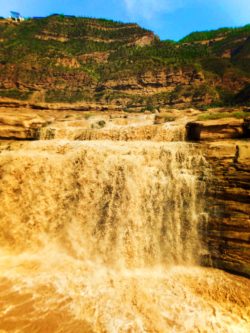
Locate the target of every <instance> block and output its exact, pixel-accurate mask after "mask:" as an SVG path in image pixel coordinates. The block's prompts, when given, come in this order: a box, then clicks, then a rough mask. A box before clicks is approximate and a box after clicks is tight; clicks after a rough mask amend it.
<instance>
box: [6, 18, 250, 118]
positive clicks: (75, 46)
mask: <svg viewBox="0 0 250 333" xmlns="http://www.w3.org/2000/svg"><path fill="white" fill-rule="evenodd" d="M202 35H203V34H202ZM208 35H209V34H208ZM213 35H216V36H214V37H212V38H210V37H211V36H210V37H209V36H208V38H206V39H203V38H204V36H203V37H202V39H201V40H198V41H197V40H196V39H197V38H196V37H195V38H194V39H193V38H191V40H190V38H188V41H186V42H185V41H180V42H171V41H160V40H159V38H158V37H157V36H156V35H155V34H154V33H152V32H151V31H148V30H146V29H143V28H141V27H139V26H138V25H136V24H123V23H120V22H113V21H108V20H102V19H88V18H80V17H78V18H77V17H66V16H65V17H63V16H61V15H51V16H49V17H44V18H39V19H29V20H24V21H23V22H20V23H16V24H14V23H13V22H10V21H8V20H4V19H3V20H0V43H1V48H0V97H2V98H4V97H8V98H13V99H15V100H21V101H27V102H32V101H33V102H34V100H35V101H36V102H38V103H43V102H47V103H55V104H56V103H75V104H76V103H83V102H88V103H89V104H91V103H101V104H109V105H122V107H123V109H124V108H128V109H130V110H131V111H134V108H135V105H136V107H137V108H140V109H144V108H149V109H152V108H159V107H163V106H166V105H168V106H173V105H175V106H176V107H178V108H180V107H181V108H185V107H190V106H196V107H201V106H204V105H211V104H215V103H216V104H218V103H219V104H220V105H223V103H225V102H226V103H228V102H230V103H231V102H232V103H234V102H237V103H239V104H244V103H249V97H248V96H249V83H250V79H249V77H250V76H249V73H250V69H249V66H248V63H249V61H248V60H249V58H248V57H249V43H250V38H248V37H249V35H250V29H249V27H248V26H246V27H243V28H239V29H227V33H222V35H221V32H219V36H217V33H216V32H213ZM222 40H223V43H222ZM187 59H188V61H187Z"/></svg>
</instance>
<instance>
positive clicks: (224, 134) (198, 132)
mask: <svg viewBox="0 0 250 333" xmlns="http://www.w3.org/2000/svg"><path fill="white" fill-rule="evenodd" d="M243 123H244V121H243V119H234V118H223V119H215V120H206V121H194V122H190V123H188V124H187V125H186V128H187V137H188V139H189V140H191V141H200V140H202V141H214V140H221V139H235V138H242V137H244V130H243Z"/></svg>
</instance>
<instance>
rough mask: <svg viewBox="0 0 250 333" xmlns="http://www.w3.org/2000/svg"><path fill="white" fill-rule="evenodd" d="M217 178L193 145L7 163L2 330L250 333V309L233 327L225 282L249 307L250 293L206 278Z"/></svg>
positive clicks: (58, 152) (30, 151)
mask: <svg viewBox="0 0 250 333" xmlns="http://www.w3.org/2000/svg"><path fill="white" fill-rule="evenodd" d="M207 175H208V168H207V163H206V161H205V159H204V157H203V155H202V153H201V151H200V150H199V147H198V146H197V145H194V144H188V143H184V142H182V143H155V142H126V143H125V142H116V143H114V142H111V141H85V142H76V141H75V142H72V141H71V142H70V141H56V140H53V141H39V142H30V143H18V144H16V147H15V145H14V144H13V146H12V147H11V146H10V147H9V150H4V151H2V152H1V153H0V189H1V190H0V202H1V206H0V221H1V224H0V240H1V248H0V273H1V274H0V302H2V303H3V304H4V306H3V307H2V309H1V311H0V330H1V329H2V330H3V332H29V333H30V332H41V333H42V332H58V333H59V332H63V333H66V332H72V333H73V332H74V333H77V332H84V333H88V332H97V333H99V332H108V333H110V332H112V333H113V332H114V333H119V332H150V333H151V332H152V333H153V332H159V333H165V332H166V333H167V332H219V331H220V328H221V327H222V326H223V327H225V332H226V331H227V328H228V329H229V328H230V329H231V331H230V332H246V329H247V328H248V323H247V321H246V320H245V319H244V318H246V317H244V316H246V314H245V313H244V311H243V310H242V308H241V306H240V305H238V304H237V302H236V304H234V307H235V313H234V315H233V316H232V313H231V312H230V311H231V307H232V303H230V301H228V302H224V299H227V295H228V288H224V289H222V290H221V291H220V294H219V296H218V294H216V290H217V289H216V288H217V285H218V283H219V282H220V281H221V280H222V279H223V281H226V285H227V287H229V286H230V288H229V289H230V290H231V291H230V292H231V295H239V293H242V298H241V305H242V302H243V303H244V300H245V302H246V304H247V296H244V294H245V293H246V294H247V292H246V290H247V286H246V285H245V284H242V285H241V281H238V285H237V281H234V280H233V279H232V278H231V276H229V275H226V273H222V272H217V271H216V272H211V270H210V269H209V268H207V269H206V268H201V267H198V266H197V265H198V264H199V261H200V258H201V256H202V255H204V254H206V253H207V252H206V247H205V245H204V244H203V242H202V239H201V234H200V232H199V231H200V230H202V229H203V228H204V226H203V224H204V223H205V222H204V221H205V220H206V214H205V211H204V200H205V198H204V193H205V185H206V178H207ZM237 286H238V287H237ZM239 286H241V287H240V288H239ZM244 288H245V289H244ZM201 290H205V291H204V293H205V298H204V299H203V298H202V297H201V296H200V294H201ZM206 290H207V291H206ZM218 297H220V298H221V300H223V301H221V304H220V305H218ZM200 309H202V310H201V311H202V314H201V315H200V314H199V311H200ZM195 311H196V312H195ZM214 313H216V315H215V314H214ZM25 314H26V316H25ZM27 314H29V315H27ZM235 316H236V317H237V320H236V321H235ZM221 323H223V325H222V326H221ZM232 325H234V326H232ZM1 332H2V331H1ZM221 332H222V331H221ZM228 332H229V331H228Z"/></svg>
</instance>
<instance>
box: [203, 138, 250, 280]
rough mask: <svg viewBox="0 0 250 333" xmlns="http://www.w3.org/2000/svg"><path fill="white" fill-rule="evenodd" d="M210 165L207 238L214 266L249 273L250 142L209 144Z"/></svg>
mask: <svg viewBox="0 0 250 333" xmlns="http://www.w3.org/2000/svg"><path fill="white" fill-rule="evenodd" d="M206 158H207V160H208V162H209V163H210V166H211V173H212V175H211V180H210V184H209V186H208V212H209V216H210V217H209V223H208V229H207V239H208V244H209V251H210V254H211V258H212V262H213V265H214V266H215V267H219V268H222V269H226V270H230V271H233V272H235V273H239V274H243V275H247V276H250V142H249V141H247V140H246V141H244V140H242V141H239V140H238V141H234V140H231V141H221V142H213V143H210V144H207V145H206Z"/></svg>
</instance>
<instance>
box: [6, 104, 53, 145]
mask: <svg viewBox="0 0 250 333" xmlns="http://www.w3.org/2000/svg"><path fill="white" fill-rule="evenodd" d="M51 121H52V119H47V120H45V119H42V118H40V117H39V116H37V115H36V114H31V113H26V114H20V113H19V112H17V113H16V114H15V113H13V112H8V111H6V110H5V111H3V112H1V113H0V138H1V139H31V140H37V139H39V137H40V130H41V128H42V127H43V126H46V125H47V124H49V123H50V122H51Z"/></svg>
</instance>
